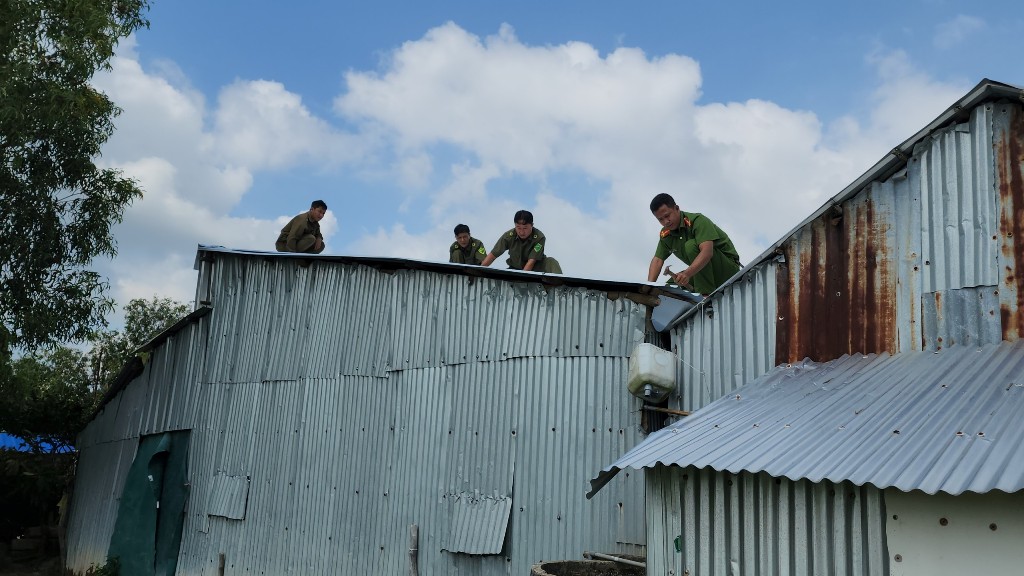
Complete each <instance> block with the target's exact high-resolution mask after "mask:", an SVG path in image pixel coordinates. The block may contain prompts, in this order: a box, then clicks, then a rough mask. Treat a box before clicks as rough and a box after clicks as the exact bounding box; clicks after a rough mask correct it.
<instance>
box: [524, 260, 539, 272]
mask: <svg viewBox="0 0 1024 576" xmlns="http://www.w3.org/2000/svg"><path fill="white" fill-rule="evenodd" d="M536 264H537V261H536V260H534V259H533V258H530V259H529V260H527V261H526V264H523V271H524V272H529V271H531V270H533V267H534V266H536Z"/></svg>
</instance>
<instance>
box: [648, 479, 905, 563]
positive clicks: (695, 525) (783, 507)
mask: <svg viewBox="0 0 1024 576" xmlns="http://www.w3.org/2000/svg"><path fill="white" fill-rule="evenodd" d="M646 475H647V502H648V506H650V509H651V510H652V514H650V515H649V516H648V523H647V531H648V536H649V537H650V541H651V543H652V545H651V546H650V547H649V548H648V554H647V573H648V574H666V575H675V576H683V575H684V574H701V575H702V576H714V575H723V576H725V575H733V574H743V575H745V576H747V575H779V576H799V575H807V576H814V575H818V574H832V575H835V576H844V575H849V576H882V575H884V574H888V573H889V565H888V558H887V556H886V541H885V505H884V499H883V497H882V493H881V491H879V490H878V489H876V488H872V487H870V486H865V487H858V486H854V485H853V484H850V483H845V482H844V483H842V484H832V483H830V482H820V483H817V484H815V483H811V482H809V481H807V480H801V481H798V482H793V481H791V480H788V479H786V478H772V477H771V476H768V475H767V474H749V473H743V474H738V475H733V474H721V473H716V472H715V471H713V470H696V469H694V468H679V467H675V466H672V467H668V466H657V467H655V468H652V469H648V470H647V471H646ZM677 537H678V538H679V551H678V552H677V551H676V549H675V546H673V541H674V540H675V539H676V538H677ZM655 542H657V543H658V545H656V546H655V545H654V543H655ZM664 543H667V545H666V544H664Z"/></svg>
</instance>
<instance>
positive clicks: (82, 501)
mask: <svg viewBox="0 0 1024 576" xmlns="http://www.w3.org/2000/svg"><path fill="white" fill-rule="evenodd" d="M138 445H139V442H138V440H137V439H129V440H119V441H114V442H104V443H100V444H92V445H90V446H88V447H85V448H82V447H80V448H79V453H78V461H79V464H78V466H77V468H76V470H75V491H74V492H73V493H72V499H71V509H70V510H69V513H68V524H67V530H66V535H67V536H66V537H67V541H66V543H67V554H68V556H67V565H68V567H69V568H72V569H74V570H76V571H79V572H84V571H85V570H87V569H88V568H89V567H90V566H93V565H102V564H103V563H104V562H105V561H106V559H107V549H108V548H109V547H110V536H111V535H112V534H113V533H114V520H116V519H117V509H118V505H119V503H120V500H121V489H122V488H123V487H124V481H125V478H127V476H128V469H129V468H130V467H131V465H132V461H133V460H134V459H135V450H136V449H137V448H138Z"/></svg>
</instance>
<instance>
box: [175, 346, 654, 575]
mask: <svg viewBox="0 0 1024 576" xmlns="http://www.w3.org/2000/svg"><path fill="white" fill-rule="evenodd" d="M626 369H627V360H626V359H625V358H573V359H565V360H561V359H551V358H539V359H533V358H524V359H518V360H511V361H506V362H485V363H474V364H466V365H458V366H449V367H444V368H430V369H422V370H409V371H402V372H396V373H392V375H391V377H390V378H387V379H378V378H367V377H346V378H344V379H343V380H342V381H341V382H338V381H332V380H327V379H321V380H315V381H307V382H305V383H296V382H272V383H263V384H235V383H225V384H211V385H208V389H210V390H215V391H216V392H215V393H213V394H211V397H210V398H209V399H208V401H207V405H208V406H209V413H208V414H207V415H205V417H204V422H207V423H210V424H211V426H208V427H203V428H202V429H196V430H193V440H192V442H193V450H192V461H191V462H190V476H191V478H192V482H193V488H192V490H193V494H192V498H193V499H192V504H191V505H190V515H189V518H188V522H187V523H186V527H185V537H184V539H183V542H182V556H181V563H180V565H179V569H180V570H181V571H183V572H184V573H190V571H195V572H198V571H199V570H200V569H201V567H202V566H210V565H211V562H214V561H215V560H216V559H217V558H218V555H219V554H220V553H224V554H225V557H226V558H227V560H228V563H229V565H230V566H231V567H232V568H233V570H237V571H240V572H242V573H244V572H245V571H246V570H249V571H257V570H259V571H263V570H265V571H267V573H268V574H270V573H277V572H283V571H286V570H292V571H298V572H301V573H304V574H348V573H379V574H395V573H402V572H404V571H405V570H407V563H408V559H407V551H408V550H407V549H408V540H407V539H408V525H410V524H417V525H418V526H419V527H420V536H419V537H420V566H421V570H422V571H423V572H424V573H447V572H450V571H452V570H462V569H465V568H466V566H476V565H481V566H483V567H482V568H480V569H481V570H482V571H483V572H485V573H494V572H495V571H497V572H500V573H506V572H508V573H512V574H517V573H525V572H528V571H529V566H530V565H531V564H532V563H534V562H537V561H539V560H542V559H550V558H562V557H566V558H578V557H580V555H581V554H582V553H583V551H584V550H590V549H595V548H596V549H603V550H615V549H621V548H622V547H621V546H619V545H618V544H617V542H616V540H617V539H619V538H620V535H622V534H626V535H629V539H630V540H638V539H640V538H642V537H643V529H644V528H643V510H642V505H643V504H642V502H643V496H642V492H643V490H642V485H641V484H640V483H639V482H638V478H634V479H632V480H627V481H626V482H623V483H622V485H619V486H616V489H614V490H607V491H606V492H607V493H602V494H601V495H600V497H599V498H597V499H595V500H594V501H586V500H585V499H584V496H583V494H584V492H585V488H586V481H587V479H588V478H589V474H590V472H591V471H592V470H593V467H594V466H599V465H600V464H599V463H600V462H601V461H603V460H604V459H606V458H607V457H608V455H609V454H614V453H618V452H620V451H622V450H626V449H628V447H629V446H631V445H633V444H635V443H636V442H637V441H638V440H639V431H638V430H636V428H635V425H634V424H633V422H634V421H635V419H636V418H637V417H636V415H635V414H634V413H635V411H636V409H637V408H638V406H637V404H638V401H636V400H635V399H633V398H632V397H630V396H629V395H628V394H625V393H623V392H622V391H621V390H619V389H617V388H616V389H614V390H612V389H609V388H608V387H607V386H598V385H595V383H598V382H609V381H623V382H624V379H625V372H626ZM399 390H407V391H408V392H409V394H407V395H406V394H398V391H399ZM389 397H390V398H393V399H394V400H397V403H396V402H392V401H388V398H389ZM216 474H231V475H244V474H250V475H251V476H252V480H251V485H250V491H249V504H248V509H247V512H246V520H245V521H242V522H237V521H231V520H227V519H224V518H220V517H211V516H208V514H209V513H210V511H209V510H206V509H203V508H202V506H201V505H200V503H201V502H204V501H205V500H204V498H203V494H205V493H207V492H208V491H209V490H211V483H212V479H213V477H214V476H215V475H216ZM513 478H514V479H515V480H514V482H515V485H514V486H513ZM466 493H479V494H481V495H484V496H489V497H495V498H504V497H512V519H511V522H510V523H511V527H510V530H509V532H511V534H508V535H506V538H507V541H506V545H505V547H504V550H503V551H502V552H503V555H502V556H495V557H490V558H472V557H468V556H466V555H462V554H454V553H451V552H445V551H444V550H445V549H451V548H457V549H478V548H479V547H481V546H483V545H484V544H487V543H488V542H493V538H494V537H495V535H499V536H500V532H502V531H504V529H505V527H504V526H501V525H499V524H489V525H485V524H483V523H481V524H480V525H478V526H476V527H474V528H473V529H472V530H468V529H467V527H466V526H462V525H453V524H452V522H455V521H458V519H459V518H458V516H457V515H453V511H455V508H453V507H452V505H450V504H449V502H448V501H449V499H451V498H458V497H459V495H460V494H466ZM475 519H476V520H477V521H479V522H483V521H484V520H488V519H489V520H491V521H494V522H498V521H500V520H502V517H500V515H498V516H494V515H489V516H477V517H475ZM469 536H475V539H469V540H467V539H466V538H468V537H469ZM452 538H462V539H461V540H459V541H458V542H454V541H452ZM626 550H627V551H634V552H635V549H630V548H628V547H626Z"/></svg>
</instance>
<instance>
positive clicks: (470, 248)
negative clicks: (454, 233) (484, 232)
mask: <svg viewBox="0 0 1024 576" xmlns="http://www.w3.org/2000/svg"><path fill="white" fill-rule="evenodd" d="M448 253H449V255H450V256H449V257H448V261H449V262H454V263H455V264H473V265H474V266H479V265H480V264H481V263H483V261H484V258H486V257H487V249H486V248H484V243H483V242H481V241H479V240H477V239H476V238H473V237H472V236H471V237H470V238H469V244H468V245H466V247H465V248H463V247H462V246H459V243H458V242H452V245H451V247H450V248H448Z"/></svg>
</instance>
